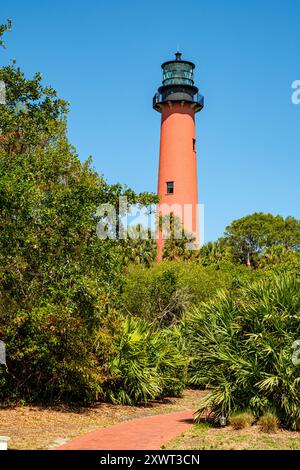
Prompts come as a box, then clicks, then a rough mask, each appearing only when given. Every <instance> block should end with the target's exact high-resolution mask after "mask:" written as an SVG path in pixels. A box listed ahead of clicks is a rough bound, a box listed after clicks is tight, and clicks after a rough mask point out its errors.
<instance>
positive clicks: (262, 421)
mask: <svg viewBox="0 0 300 470" xmlns="http://www.w3.org/2000/svg"><path fill="white" fill-rule="evenodd" d="M278 425H279V419H278V418H277V415H276V413H273V412H271V411H267V412H266V413H265V414H264V415H263V416H261V417H260V418H259V420H258V426H259V427H260V430H261V431H262V432H266V433H274V432H276V431H277V430H278Z"/></svg>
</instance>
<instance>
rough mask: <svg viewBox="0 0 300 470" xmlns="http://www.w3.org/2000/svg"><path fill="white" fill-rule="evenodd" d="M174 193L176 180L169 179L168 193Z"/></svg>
mask: <svg viewBox="0 0 300 470" xmlns="http://www.w3.org/2000/svg"><path fill="white" fill-rule="evenodd" d="M173 193H174V181H167V194H173Z"/></svg>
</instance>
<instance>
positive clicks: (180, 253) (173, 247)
mask: <svg viewBox="0 0 300 470" xmlns="http://www.w3.org/2000/svg"><path fill="white" fill-rule="evenodd" d="M159 223H160V230H161V231H162V233H164V232H166V233H165V235H167V238H166V240H165V241H164V246H163V259H164V260H168V261H172V260H178V259H185V260H187V259H191V258H194V257H195V252H196V251H197V253H198V250H195V249H194V243H195V237H194V236H193V235H192V234H187V233H186V231H185V229H184V226H183V224H182V222H181V220H180V218H179V217H176V216H174V214H173V213H170V214H168V215H165V216H162V217H161V218H160V220H159ZM165 224H166V225H167V226H168V227H167V230H164V228H165V227H164V225H165Z"/></svg>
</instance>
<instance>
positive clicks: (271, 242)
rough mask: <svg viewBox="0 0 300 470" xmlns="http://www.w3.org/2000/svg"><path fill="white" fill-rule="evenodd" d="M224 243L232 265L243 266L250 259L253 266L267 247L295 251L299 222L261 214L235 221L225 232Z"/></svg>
mask: <svg viewBox="0 0 300 470" xmlns="http://www.w3.org/2000/svg"><path fill="white" fill-rule="evenodd" d="M225 241H226V243H227V244H228V246H229V247H231V250H232V253H233V256H234V258H235V259H236V261H238V262H241V263H245V262H246V261H247V257H248V256H249V257H250V260H251V263H252V264H254V265H256V264H257V262H258V260H259V256H260V255H261V254H262V252H263V251H264V250H267V249H268V248H270V247H271V246H278V245H281V246H284V247H285V248H289V249H293V250H299V248H300V221H299V220H297V219H295V218H294V217H286V218H285V219H284V218H283V217H282V216H280V215H277V216H274V215H272V214H264V213H262V212H260V213H255V214H252V215H248V216H246V217H243V218H241V219H239V220H235V221H233V222H232V223H231V225H229V226H228V227H227V228H226V232H225Z"/></svg>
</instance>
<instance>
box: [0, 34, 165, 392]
mask: <svg viewBox="0 0 300 470" xmlns="http://www.w3.org/2000/svg"><path fill="white" fill-rule="evenodd" d="M1 31H2V34H3V31H5V27H4V29H3V27H2V29H1V28H0V37H1ZM0 79H2V80H4V81H5V85H6V103H5V104H1V105H0V111H1V112H0V128H1V134H0V266H1V268H0V291H1V297H0V335H1V339H3V340H4V341H5V342H6V343H7V364H8V372H7V373H6V374H4V375H3V374H2V373H3V371H1V374H2V375H1V376H0V395H2V397H3V398H5V397H10V398H12V397H14V398H25V399H27V400H39V399H40V400H45V401H49V400H57V399H69V400H73V399H74V400H75V399H76V400H81V401H85V400H92V399H95V398H96V397H97V396H98V394H99V392H100V390H101V382H102V380H103V376H104V375H105V373H104V365H103V364H101V363H99V362H98V359H97V358H98V356H99V354H100V351H101V350H102V349H103V348H108V347H109V344H110V342H111V341H112V338H110V337H108V338H107V337H106V338H104V335H100V336H99V334H98V332H99V329H101V327H102V325H103V321H106V318H107V317H109V318H110V323H111V324H112V327H113V325H114V324H115V323H116V325H117V324H118V319H115V318H114V312H115V310H116V309H117V308H118V307H119V306H120V297H121V296H120V292H121V289H122V283H123V281H124V260H125V257H126V255H127V251H126V250H125V249H124V246H123V244H122V243H120V241H119V240H118V239H117V240H111V239H105V240H101V239H99V238H98V236H97V233H96V226H97V222H98V219H99V218H98V217H97V215H96V214H97V208H98V206H99V205H100V204H104V203H109V204H112V205H114V206H117V204H118V202H119V197H120V196H126V198H127V201H128V204H142V205H144V204H145V205H148V204H152V203H153V202H155V201H156V196H155V195H152V194H149V193H141V194H136V193H135V192H134V191H133V190H131V189H130V188H127V187H123V186H121V185H120V184H115V185H109V184H107V183H106V181H105V180H104V178H103V177H102V176H100V175H98V174H97V172H96V171H95V169H93V168H92V166H91V161H90V160H88V161H86V162H84V163H82V162H81V161H80V160H79V158H78V155H77V154H76V151H75V149H74V148H73V147H72V146H71V145H70V143H69V142H68V139H67V136H66V116H67V111H68V105H67V103H66V102H65V101H64V100H61V99H60V98H59V97H58V96H57V93H56V91H55V90H53V89H52V88H49V87H44V86H43V85H42V82H41V75H40V74H36V75H35V76H34V78H33V79H29V80H28V79H27V78H26V77H25V75H24V74H23V72H22V71H21V69H20V68H16V67H15V66H14V65H13V66H7V67H2V68H1V69H0ZM96 352H97V354H96Z"/></svg>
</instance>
